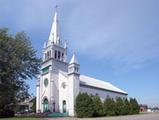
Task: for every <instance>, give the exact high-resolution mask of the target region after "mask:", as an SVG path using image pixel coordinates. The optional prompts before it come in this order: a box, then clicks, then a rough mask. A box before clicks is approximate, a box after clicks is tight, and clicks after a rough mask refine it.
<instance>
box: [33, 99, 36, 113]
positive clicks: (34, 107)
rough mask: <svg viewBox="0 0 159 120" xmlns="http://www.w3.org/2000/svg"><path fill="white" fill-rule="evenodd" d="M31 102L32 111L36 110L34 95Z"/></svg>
mask: <svg viewBox="0 0 159 120" xmlns="http://www.w3.org/2000/svg"><path fill="white" fill-rule="evenodd" d="M32 102H33V106H32V110H33V112H36V97H35V98H34V99H33V100H32Z"/></svg>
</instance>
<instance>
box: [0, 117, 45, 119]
mask: <svg viewBox="0 0 159 120" xmlns="http://www.w3.org/2000/svg"><path fill="white" fill-rule="evenodd" d="M0 120H46V119H45V118H25V117H24V118H23V117H22V118H17V117H13V118H0Z"/></svg>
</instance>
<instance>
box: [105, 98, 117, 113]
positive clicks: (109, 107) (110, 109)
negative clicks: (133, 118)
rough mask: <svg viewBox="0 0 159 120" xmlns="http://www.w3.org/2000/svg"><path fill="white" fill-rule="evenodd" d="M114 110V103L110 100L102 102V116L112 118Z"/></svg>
mask: <svg viewBox="0 0 159 120" xmlns="http://www.w3.org/2000/svg"><path fill="white" fill-rule="evenodd" d="M115 110H116V104H115V101H114V100H113V99H111V98H107V99H105V101H104V114H105V115H106V116H114V115H115Z"/></svg>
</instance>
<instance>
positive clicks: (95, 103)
mask: <svg viewBox="0 0 159 120" xmlns="http://www.w3.org/2000/svg"><path fill="white" fill-rule="evenodd" d="M75 110H76V114H77V117H101V116H115V115H129V114H138V113H139V106H138V103H137V100H136V99H132V98H130V101H129V100H128V99H127V98H124V99H122V98H120V97H118V98H116V100H115V101H114V99H112V98H107V99H105V100H104V103H103V102H102V101H101V99H100V97H99V96H97V95H96V96H93V95H88V94H87V93H79V95H78V96H77V98H76V105H75Z"/></svg>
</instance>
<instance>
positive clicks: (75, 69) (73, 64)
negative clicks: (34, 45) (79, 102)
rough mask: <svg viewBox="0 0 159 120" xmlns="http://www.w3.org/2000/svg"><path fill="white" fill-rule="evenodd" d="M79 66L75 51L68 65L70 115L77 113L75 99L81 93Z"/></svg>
mask: <svg viewBox="0 0 159 120" xmlns="http://www.w3.org/2000/svg"><path fill="white" fill-rule="evenodd" d="M79 67H80V65H79V64H78V61H77V58H76V56H75V53H74V54H73V56H72V59H71V61H70V63H69V65H68V78H69V79H68V83H69V84H68V85H69V92H68V94H69V106H68V111H69V116H74V115H75V107H74V106H75V100H76V97H77V95H78V94H79V76H80V73H79Z"/></svg>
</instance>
